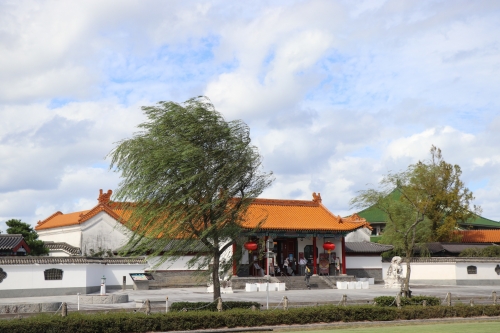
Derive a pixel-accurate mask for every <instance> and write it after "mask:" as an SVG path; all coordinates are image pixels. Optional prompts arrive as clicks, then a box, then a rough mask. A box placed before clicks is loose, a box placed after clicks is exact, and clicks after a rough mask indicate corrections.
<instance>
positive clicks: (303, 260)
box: [299, 257, 307, 276]
mask: <svg viewBox="0 0 500 333" xmlns="http://www.w3.org/2000/svg"><path fill="white" fill-rule="evenodd" d="M306 265H307V260H306V258H304V257H302V258H300V260H299V266H300V275H301V276H304V275H306Z"/></svg>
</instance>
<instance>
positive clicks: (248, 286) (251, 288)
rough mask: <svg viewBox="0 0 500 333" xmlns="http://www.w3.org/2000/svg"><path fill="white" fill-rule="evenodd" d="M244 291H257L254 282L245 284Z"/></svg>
mask: <svg viewBox="0 0 500 333" xmlns="http://www.w3.org/2000/svg"><path fill="white" fill-rule="evenodd" d="M245 291H249V292H251V291H258V287H257V284H256V283H247V284H245Z"/></svg>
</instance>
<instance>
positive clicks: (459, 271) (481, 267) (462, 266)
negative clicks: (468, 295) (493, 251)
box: [456, 260, 500, 281]
mask: <svg viewBox="0 0 500 333" xmlns="http://www.w3.org/2000/svg"><path fill="white" fill-rule="evenodd" d="M498 264H500V260H499V261H498V262H491V263H466V262H458V263H457V265H456V276H457V280H499V281H500V275H498V274H497V273H496V272H495V267H496V266H497V265H498ZM467 266H476V267H477V274H467Z"/></svg>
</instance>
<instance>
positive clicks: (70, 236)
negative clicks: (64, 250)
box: [37, 225, 82, 247]
mask: <svg viewBox="0 0 500 333" xmlns="http://www.w3.org/2000/svg"><path fill="white" fill-rule="evenodd" d="M37 234H38V239H40V240H43V241H52V242H66V243H68V244H69V245H72V246H75V247H80V245H81V235H82V232H81V229H80V225H77V226H69V227H61V228H55V229H47V230H39V231H37Z"/></svg>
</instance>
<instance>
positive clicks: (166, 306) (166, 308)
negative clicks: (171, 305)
mask: <svg viewBox="0 0 500 333" xmlns="http://www.w3.org/2000/svg"><path fill="white" fill-rule="evenodd" d="M165 313H168V296H167V299H166V300H165Z"/></svg>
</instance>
